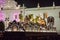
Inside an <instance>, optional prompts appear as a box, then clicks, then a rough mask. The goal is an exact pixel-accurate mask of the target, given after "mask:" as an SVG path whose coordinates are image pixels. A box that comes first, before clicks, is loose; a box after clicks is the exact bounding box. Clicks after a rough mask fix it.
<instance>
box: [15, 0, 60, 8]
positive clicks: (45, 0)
mask: <svg viewBox="0 0 60 40" xmlns="http://www.w3.org/2000/svg"><path fill="white" fill-rule="evenodd" d="M15 1H16V2H18V4H20V5H21V6H22V4H23V3H24V4H25V6H26V7H28V8H33V7H37V4H38V3H39V4H40V6H41V7H47V6H52V5H53V1H54V2H55V5H56V6H60V0H15Z"/></svg>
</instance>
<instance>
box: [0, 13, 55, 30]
mask: <svg viewBox="0 0 60 40" xmlns="http://www.w3.org/2000/svg"><path fill="white" fill-rule="evenodd" d="M19 19H20V21H19V22H17V21H16V20H13V21H12V22H9V23H8V27H7V28H5V25H4V22H2V21H0V30H9V29H10V30H11V31H26V30H50V29H52V30H53V28H54V27H53V25H54V17H53V16H49V17H47V18H45V17H44V18H42V17H40V16H36V18H34V17H33V14H29V15H26V16H25V18H23V15H22V14H20V15H19ZM45 19H47V21H46V20H45ZM4 28H5V29H4ZM54 29H56V28H54Z"/></svg>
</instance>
